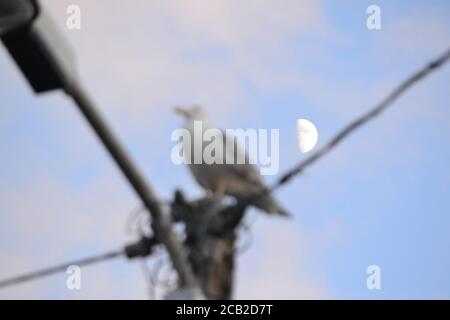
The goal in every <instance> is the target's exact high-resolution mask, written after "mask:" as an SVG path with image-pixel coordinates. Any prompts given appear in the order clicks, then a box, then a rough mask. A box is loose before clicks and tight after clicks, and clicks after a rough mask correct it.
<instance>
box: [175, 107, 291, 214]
mask: <svg viewBox="0 0 450 320" xmlns="http://www.w3.org/2000/svg"><path fill="white" fill-rule="evenodd" d="M175 112H176V113H177V114H179V115H181V116H182V117H183V118H184V119H185V126H184V128H185V129H186V130H187V131H188V132H189V133H190V137H191V139H192V140H193V137H195V134H194V124H195V123H194V122H196V123H197V122H200V121H201V124H202V130H203V132H204V130H207V129H211V128H214V127H213V126H211V124H210V122H209V118H208V115H207V113H206V111H205V110H204V109H203V108H202V107H200V106H192V107H188V108H183V107H176V108H175ZM214 129H215V128H214ZM219 132H220V133H221V135H222V137H221V139H220V141H223V148H222V150H223V151H222V153H221V155H220V157H223V158H222V159H223V161H222V163H211V164H207V163H205V161H202V162H201V163H199V164H196V163H194V161H191V160H193V157H191V155H193V154H194V145H195V144H196V143H200V144H201V146H202V148H201V151H202V155H203V150H204V149H205V147H206V146H207V144H206V143H205V142H204V141H203V139H202V141H190V142H189V144H186V143H185V142H186V141H184V139H183V144H182V148H183V154H184V156H185V159H186V160H187V164H188V167H189V170H190V172H191V174H192V175H193V176H194V178H195V180H196V181H197V183H199V184H200V186H201V187H202V188H203V189H205V190H206V191H208V192H211V193H213V194H218V195H228V196H231V197H234V198H235V199H236V200H238V201H239V200H244V199H250V198H251V197H252V196H256V195H258V194H260V193H261V192H263V191H264V190H267V187H266V185H265V184H264V181H263V179H262V177H261V175H260V173H259V171H258V170H257V168H256V167H255V166H254V165H252V164H251V163H250V162H249V157H248V154H247V153H246V152H245V150H243V149H242V147H241V146H240V145H239V144H238V142H237V140H236V138H235V137H234V136H231V135H227V134H226V133H225V131H224V130H220V131H219ZM201 136H203V134H202V135H201ZM228 139H232V142H231V143H226V141H227V140H228ZM189 146H190V148H191V150H189V149H188V148H189ZM227 154H228V155H229V156H230V157H232V158H234V160H235V161H232V163H227V162H226V161H225V157H226V155H227ZM239 156H241V157H243V158H240V159H245V162H244V163H238V162H237V161H236V159H238V157H239ZM202 159H203V158H202ZM253 205H254V206H255V207H257V208H259V209H261V210H262V211H264V212H266V213H269V214H278V215H281V216H286V217H288V216H290V214H289V213H288V212H287V211H286V210H284V209H283V208H282V207H281V206H280V205H279V204H278V202H277V201H276V200H275V199H274V198H273V197H272V196H271V195H270V194H267V195H265V196H263V197H261V198H259V199H256V201H255V203H253Z"/></svg>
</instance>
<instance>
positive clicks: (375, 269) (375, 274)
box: [366, 264, 381, 290]
mask: <svg viewBox="0 0 450 320" xmlns="http://www.w3.org/2000/svg"><path fill="white" fill-rule="evenodd" d="M366 273H367V274H368V275H369V276H368V277H367V280H366V286H367V289H369V290H381V268H380V266H378V265H376V264H373V265H370V266H368V267H367V269H366Z"/></svg>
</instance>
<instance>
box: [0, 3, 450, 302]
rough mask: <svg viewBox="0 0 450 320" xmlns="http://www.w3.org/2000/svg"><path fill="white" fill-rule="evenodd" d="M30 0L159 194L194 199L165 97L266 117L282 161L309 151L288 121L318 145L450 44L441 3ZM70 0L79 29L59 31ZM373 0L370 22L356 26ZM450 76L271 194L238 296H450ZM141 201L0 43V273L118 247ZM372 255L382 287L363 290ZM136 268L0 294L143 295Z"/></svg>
mask: <svg viewBox="0 0 450 320" xmlns="http://www.w3.org/2000/svg"><path fill="white" fill-rule="evenodd" d="M41 3H42V4H43V5H44V6H45V8H46V10H48V11H49V12H50V14H51V15H52V17H53V18H54V20H55V22H56V24H57V25H58V27H59V29H60V30H61V31H62V33H63V35H64V36H65V37H66V38H67V40H68V42H69V43H70V44H71V46H72V47H73V49H74V51H75V53H76V57H77V65H78V70H79V74H80V78H81V80H82V81H83V83H84V85H85V86H86V88H87V89H88V91H89V92H90V93H91V95H92V97H93V98H94V100H95V101H96V102H97V104H98V106H99V107H100V109H101V110H100V111H101V113H102V114H103V115H104V116H105V117H106V119H107V120H108V122H110V123H111V125H112V127H113V129H114V130H115V131H116V133H117V134H118V135H119V137H120V138H121V140H122V141H123V142H124V144H125V145H126V146H127V148H128V150H129V152H130V153H131V155H132V156H133V158H134V159H135V160H136V161H137V163H138V165H139V167H140V168H142V170H143V171H144V174H145V176H146V177H147V178H148V179H149V181H150V182H151V183H152V185H153V186H154V187H155V189H156V191H157V193H158V194H159V195H161V196H162V197H163V198H166V199H168V198H171V197H172V194H173V192H174V190H175V188H182V189H183V190H184V191H185V192H186V193H187V194H188V195H189V196H190V197H196V196H199V195H201V194H202V191H201V189H200V188H199V187H198V186H197V185H196V183H195V182H194V181H193V179H192V178H191V176H190V174H189V172H188V169H187V168H186V167H184V166H179V165H174V164H173V163H172V162H171V160H170V152H171V149H172V147H173V146H174V142H172V141H171V140H170V134H171V132H172V131H173V130H174V129H176V128H178V127H179V126H180V125H181V120H180V119H179V118H178V117H177V116H176V115H175V114H174V113H173V106H174V105H180V104H181V105H191V104H200V105H202V106H203V107H204V108H206V109H207V110H208V111H209V113H210V114H211V117H212V119H213V121H214V123H215V124H216V125H217V126H220V127H222V128H244V129H246V128H256V129H258V128H264V129H272V128H278V129H280V173H281V172H284V171H285V170H286V169H288V168H290V167H291V166H292V165H294V164H295V163H296V162H298V161H300V160H301V159H303V158H304V157H305V155H302V154H301V153H300V151H299V149H298V146H297V140H296V139H297V137H296V120H297V119H298V118H306V119H308V120H310V121H312V122H313V123H314V124H315V125H316V127H317V129H318V131H319V146H320V145H321V144H323V143H324V142H326V141H327V140H328V138H330V137H331V136H332V135H333V134H334V133H336V132H337V131H338V130H339V129H340V128H341V127H343V126H344V125H345V124H346V123H347V122H349V121H350V120H352V119H353V118H354V117H356V116H359V115H360V114H362V113H363V112H365V111H367V110H368V109H369V108H371V107H372V106H373V105H375V104H376V103H377V102H378V101H379V100H380V99H381V98H383V97H384V96H385V95H386V94H387V93H388V92H389V91H390V90H391V89H392V88H393V87H394V86H395V85H397V84H398V83H399V82H400V81H402V80H403V79H404V78H405V77H407V76H408V75H409V74H410V73H412V72H413V71H415V70H417V69H418V68H420V67H422V66H423V65H425V64H426V63H427V62H429V61H430V60H431V59H432V58H434V57H436V56H437V55H439V54H440V53H442V52H443V51H444V50H445V49H447V47H448V45H449V43H450V41H449V40H450V3H449V2H448V1H445V0H442V1H438V0H434V1H406V0H403V1H395V2H394V1H381V0H380V1H376V3H374V1H364V0H359V1H315V0H301V1H300V0H296V1H289V0H283V1H275V0H273V1H272V0H270V1H237V0H221V1H206V0H202V1H172V0H169V1H159V0H158V1H156V0H145V1H144V0H133V1H128V2H126V3H125V2H124V1H118V0H114V1H113V0H95V1H92V0H90V1H88V0H68V1H66V0H42V1H41ZM72 4H75V5H78V6H80V8H81V29H80V30H69V29H67V27H66V20H67V17H68V14H67V13H66V9H67V7H68V6H69V5H72ZM371 4H376V5H378V6H379V7H380V8H381V26H382V28H381V30H368V29H367V27H366V19H367V17H368V14H367V13H366V9H367V7H368V6H369V5H371ZM449 80H450V68H449V67H448V66H446V67H444V68H443V69H442V70H439V71H438V72H436V73H435V74H433V75H431V76H430V77H429V78H427V79H425V81H423V82H421V83H420V84H419V85H418V86H416V87H414V88H413V89H412V90H411V91H409V92H408V93H407V94H406V95H405V96H403V97H402V98H401V99H400V100H399V101H398V102H396V103H395V105H394V106H393V107H392V109H389V110H388V111H387V112H386V113H385V114H383V115H382V116H381V117H380V118H378V119H376V120H375V121H373V122H371V123H370V124H368V125H367V126H365V127H364V128H363V129H361V130H359V131H358V132H357V133H356V134H354V135H352V136H351V137H350V138H349V139H347V140H346V141H345V142H344V143H343V144H342V145H341V146H339V147H338V148H337V149H335V150H334V151H333V152H331V154H330V155H328V156H326V157H324V158H323V159H322V160H321V161H320V162H318V163H317V164H315V165H314V166H312V167H311V168H310V169H308V170H307V171H306V172H305V174H304V175H302V176H300V177H299V178H297V179H295V180H294V181H292V182H291V183H290V184H289V185H287V186H285V187H284V188H283V189H280V191H278V193H277V197H278V198H279V199H280V202H282V203H283V204H284V206H285V207H286V208H287V209H288V210H289V211H290V212H292V213H293V214H294V219H291V220H285V219H278V218H272V217H267V216H263V215H261V216H260V217H259V218H258V219H257V221H256V222H255V224H254V226H253V228H252V230H253V231H252V234H253V241H252V245H251V247H250V248H249V249H248V250H247V251H245V252H244V253H243V254H242V255H240V256H239V257H238V265H237V272H236V282H235V298H249V299H259V298H263V299H283V298H287V299H302V298H312V299H316V298H325V299H329V298H334V299H348V298H351V299H393V298H406V299H417V298H424V299H443V298H444V299H449V298H450V273H449V271H448V270H449V269H450V253H449V252H450V251H449V247H450V233H449V226H450V196H449V195H450V166H449V165H448V164H449V163H450V108H449V94H448V86H449ZM155 150H157V151H156V152H155ZM265 178H266V181H268V182H270V181H274V179H275V178H276V176H269V177H265ZM139 203H140V202H139V201H138V199H137V197H136V196H135V194H134V192H133V191H132V190H131V188H130V187H129V186H128V183H127V181H126V180H125V179H124V178H123V177H122V174H121V173H120V172H119V171H118V169H117V168H116V166H115V164H114V163H113V162H112V160H111V159H110V158H109V156H108V154H107V153H106V152H105V150H104V148H103V147H102V146H101V145H100V143H99V141H98V140H97V138H96V137H95V136H94V134H93V132H92V131H91V129H90V128H89V127H88V125H87V124H86V123H85V121H84V119H83V118H82V117H81V115H80V114H79V113H78V110H77V109H76V108H75V106H74V105H73V104H72V102H71V101H70V99H68V98H67V97H66V96H65V95H64V94H63V93H62V92H61V91H55V92H51V93H48V94H45V95H40V96H37V95H35V94H34V93H33V91H32V89H31V88H30V86H29V85H28V83H27V82H26V80H25V79H24V77H23V75H22V74H21V72H20V71H19V70H18V68H17V67H16V65H15V63H14V61H13V60H12V58H11V57H10V55H9V54H8V52H7V51H6V49H5V48H4V47H3V46H0V261H1V263H0V279H3V278H7V277H10V276H13V275H16V274H18V273H23V272H27V271H32V270H35V269H40V268H42V267H46V266H49V265H53V264H57V263H60V262H64V261H67V260H69V261H70V260H71V259H76V258H79V257H84V256H88V255H93V254H97V253H100V252H103V251H107V250H109V249H114V248H118V247H120V246H122V245H123V244H124V243H125V242H126V241H127V240H129V239H130V237H131V235H130V234H129V233H127V232H126V220H127V217H128V216H129V215H130V212H131V211H132V210H133V209H134V208H136V207H137V206H138V205H139ZM258 214H259V213H258V212H257V211H256V210H253V211H252V212H251V215H252V216H257V215H258ZM373 264H375V265H378V266H380V268H381V275H382V278H381V286H382V288H381V290H368V289H367V287H366V279H367V277H368V275H367V274H366V268H367V267H368V266H369V265H373ZM141 271H142V270H141V266H140V264H139V263H138V262H129V261H126V260H125V259H118V260H114V261H112V262H107V263H103V264H97V265H94V266H92V267H85V268H83V269H82V287H81V290H68V289H67V288H66V278H67V275H66V274H64V273H62V274H59V275H56V276H52V277H50V278H44V279H42V280H38V281H35V282H30V283H26V284H22V285H19V286H15V287H11V288H6V289H3V290H1V291H0V298H2V299H16V298H27V299H146V298H148V294H147V283H146V279H145V278H144V277H143V274H142V272H141Z"/></svg>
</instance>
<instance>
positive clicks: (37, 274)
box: [0, 250, 124, 288]
mask: <svg viewBox="0 0 450 320" xmlns="http://www.w3.org/2000/svg"><path fill="white" fill-rule="evenodd" d="M123 254H124V251H123V250H120V251H111V252H107V253H103V254H99V255H96V256H92V257H88V258H84V259H80V260H75V261H72V262H67V263H64V264H61V265H58V266H54V267H50V268H46V269H42V270H39V271H34V272H30V273H27V274H24V275H21V276H17V277H14V278H10V279H6V280H2V281H0V288H5V287H9V286H12V285H16V284H19V283H23V282H28V281H31V280H35V279H38V278H42V277H47V276H50V275H52V274H55V273H59V272H65V271H66V270H67V268H68V267H69V266H72V265H76V266H79V267H81V266H86V265H90V264H94V263H97V262H102V261H106V260H111V259H114V258H116V257H119V256H121V255H123Z"/></svg>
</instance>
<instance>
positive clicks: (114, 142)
mask: <svg viewBox="0 0 450 320" xmlns="http://www.w3.org/2000/svg"><path fill="white" fill-rule="evenodd" d="M65 91H66V93H67V94H68V95H69V96H71V97H72V98H73V100H74V101H75V103H76V104H77V106H78V108H79V110H80V111H81V113H82V114H83V115H84V117H85V118H86V120H87V121H88V122H89V124H90V125H91V127H92V128H93V129H94V131H95V132H96V134H97V136H98V137H99V138H100V140H101V141H102V143H103V145H104V146H105V147H106V149H107V150H108V151H109V153H110V155H111V156H112V157H113V159H114V160H115V162H116V163H117V165H118V166H119V168H120V169H121V170H122V172H123V174H124V175H125V176H126V178H127V179H128V181H129V182H130V184H131V186H132V187H133V188H134V190H135V191H136V193H137V194H138V196H139V197H140V198H141V200H142V202H143V204H144V205H145V207H146V208H147V209H148V211H149V213H150V215H151V218H152V219H151V221H152V227H153V230H154V232H155V235H156V237H157V238H158V240H159V241H161V242H162V243H163V244H164V245H165V246H166V249H167V251H168V252H169V255H170V258H171V260H172V263H173V266H174V268H175V270H176V271H177V272H178V275H179V277H180V280H181V282H182V284H183V285H185V286H188V287H197V282H196V280H195V276H194V274H193V272H192V268H191V265H190V263H189V261H188V255H187V252H186V249H185V248H184V247H183V245H182V243H181V242H180V240H179V238H178V237H177V236H176V235H175V233H174V232H173V230H172V229H171V221H170V218H169V217H168V216H167V215H165V214H163V212H162V208H161V206H160V204H159V202H158V201H157V199H156V197H155V194H154V192H153V190H152V189H151V187H150V186H149V185H148V184H147V182H146V181H145V179H144V177H143V176H142V175H141V174H140V172H139V170H138V169H137V167H136V165H135V164H134V163H133V162H132V160H131V158H130V157H129V156H128V155H127V153H126V152H125V150H124V149H123V148H122V146H121V145H120V143H119V141H118V139H117V138H116V137H115V136H114V135H113V132H112V131H111V130H110V129H109V127H108V125H107V124H106V122H105V121H104V120H103V119H102V117H101V116H100V114H99V113H98V112H97V110H96V108H95V106H94V103H93V102H92V101H91V99H90V98H89V97H88V95H87V94H86V92H85V91H84V90H83V88H82V87H81V85H80V84H79V83H78V82H76V81H74V83H71V84H69V85H66V86H65Z"/></svg>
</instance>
